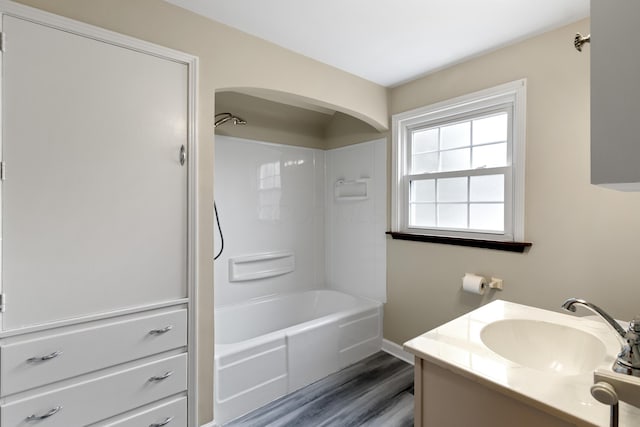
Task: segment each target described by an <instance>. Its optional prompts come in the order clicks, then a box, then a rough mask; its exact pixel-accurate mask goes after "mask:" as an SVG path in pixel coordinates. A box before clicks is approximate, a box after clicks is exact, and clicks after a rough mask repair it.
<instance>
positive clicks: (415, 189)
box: [411, 179, 436, 202]
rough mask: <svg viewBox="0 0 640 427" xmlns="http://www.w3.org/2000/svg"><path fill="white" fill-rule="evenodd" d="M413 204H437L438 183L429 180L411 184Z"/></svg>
mask: <svg viewBox="0 0 640 427" xmlns="http://www.w3.org/2000/svg"><path fill="white" fill-rule="evenodd" d="M411 201H412V202H435V201H436V181H435V179H427V180H423V181H412V182H411Z"/></svg>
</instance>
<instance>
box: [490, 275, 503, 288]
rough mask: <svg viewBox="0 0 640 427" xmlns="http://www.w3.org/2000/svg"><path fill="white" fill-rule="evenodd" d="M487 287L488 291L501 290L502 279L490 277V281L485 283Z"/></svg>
mask: <svg viewBox="0 0 640 427" xmlns="http://www.w3.org/2000/svg"><path fill="white" fill-rule="evenodd" d="M487 287H488V288H489V289H497V290H499V291H501V290H502V279H498V278H497V277H492V278H491V281H490V282H489V283H487Z"/></svg>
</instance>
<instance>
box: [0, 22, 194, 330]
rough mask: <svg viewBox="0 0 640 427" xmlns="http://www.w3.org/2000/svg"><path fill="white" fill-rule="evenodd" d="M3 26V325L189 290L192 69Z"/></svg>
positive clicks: (49, 32)
mask: <svg viewBox="0 0 640 427" xmlns="http://www.w3.org/2000/svg"><path fill="white" fill-rule="evenodd" d="M2 25H3V28H2V31H3V32H4V33H5V35H6V39H7V49H6V51H5V52H4V53H3V54H2V55H3V56H2V63H3V75H2V157H3V161H4V162H5V164H6V179H5V180H4V181H3V182H2V292H3V293H4V295H5V296H6V302H7V303H6V311H5V313H3V319H2V320H3V322H2V328H3V329H4V330H9V329H16V328H21V327H25V326H31V325H38V324H44V323H48V322H51V321H56V320H62V319H70V318H77V317H80V316H83V315H87V314H93V313H105V312H109V311H112V310H116V309H123V308H129V307H138V306H142V305H145V304H149V303H154V302H162V301H169V300H175V299H179V298H184V297H186V296H187V164H186V163H185V164H184V165H181V162H180V147H181V146H185V147H187V115H188V111H187V105H188V103H187V100H188V98H187V94H188V69H187V65H186V64H184V63H180V62H174V61H171V60H168V59H164V58H160V57H157V56H153V55H150V54H146V53H141V52H138V51H135V50H131V49H127V48H124V47H119V46H115V45H112V44H109V43H105V42H103V41H97V40H94V39H91V38H88V37H84V36H80V35H76V34H73V33H70V32H65V31H62V30H58V29H54V28H51V27H47V26H44V25H40V24H36V23H33V22H30V21H26V20H23V19H18V18H14V17H11V16H6V15H5V16H3V18H2ZM9 45H10V47H9Z"/></svg>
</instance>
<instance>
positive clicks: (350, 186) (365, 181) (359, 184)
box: [333, 178, 370, 201]
mask: <svg viewBox="0 0 640 427" xmlns="http://www.w3.org/2000/svg"><path fill="white" fill-rule="evenodd" d="M369 181H370V179H369V178H360V179H355V180H352V181H345V180H343V179H340V180H338V181H336V183H335V184H334V185H333V193H334V196H335V199H336V200H345V201H346V200H367V199H368V198H369Z"/></svg>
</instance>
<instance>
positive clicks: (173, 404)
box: [91, 397, 187, 427]
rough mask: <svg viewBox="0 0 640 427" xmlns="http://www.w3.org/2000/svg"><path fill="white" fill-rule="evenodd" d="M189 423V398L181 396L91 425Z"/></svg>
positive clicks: (129, 426) (181, 425) (171, 425)
mask: <svg viewBox="0 0 640 427" xmlns="http://www.w3.org/2000/svg"><path fill="white" fill-rule="evenodd" d="M186 425H187V398H186V397H181V398H179V399H175V400H172V401H170V402H166V403H162V404H160V405H156V406H154V407H152V408H150V409H146V410H141V411H137V412H135V413H133V414H132V415H129V416H124V417H118V419H117V421H106V422H101V423H97V424H94V425H92V426H91V427H147V426H149V427H160V426H162V427H164V426H166V427H184V426H186Z"/></svg>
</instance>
